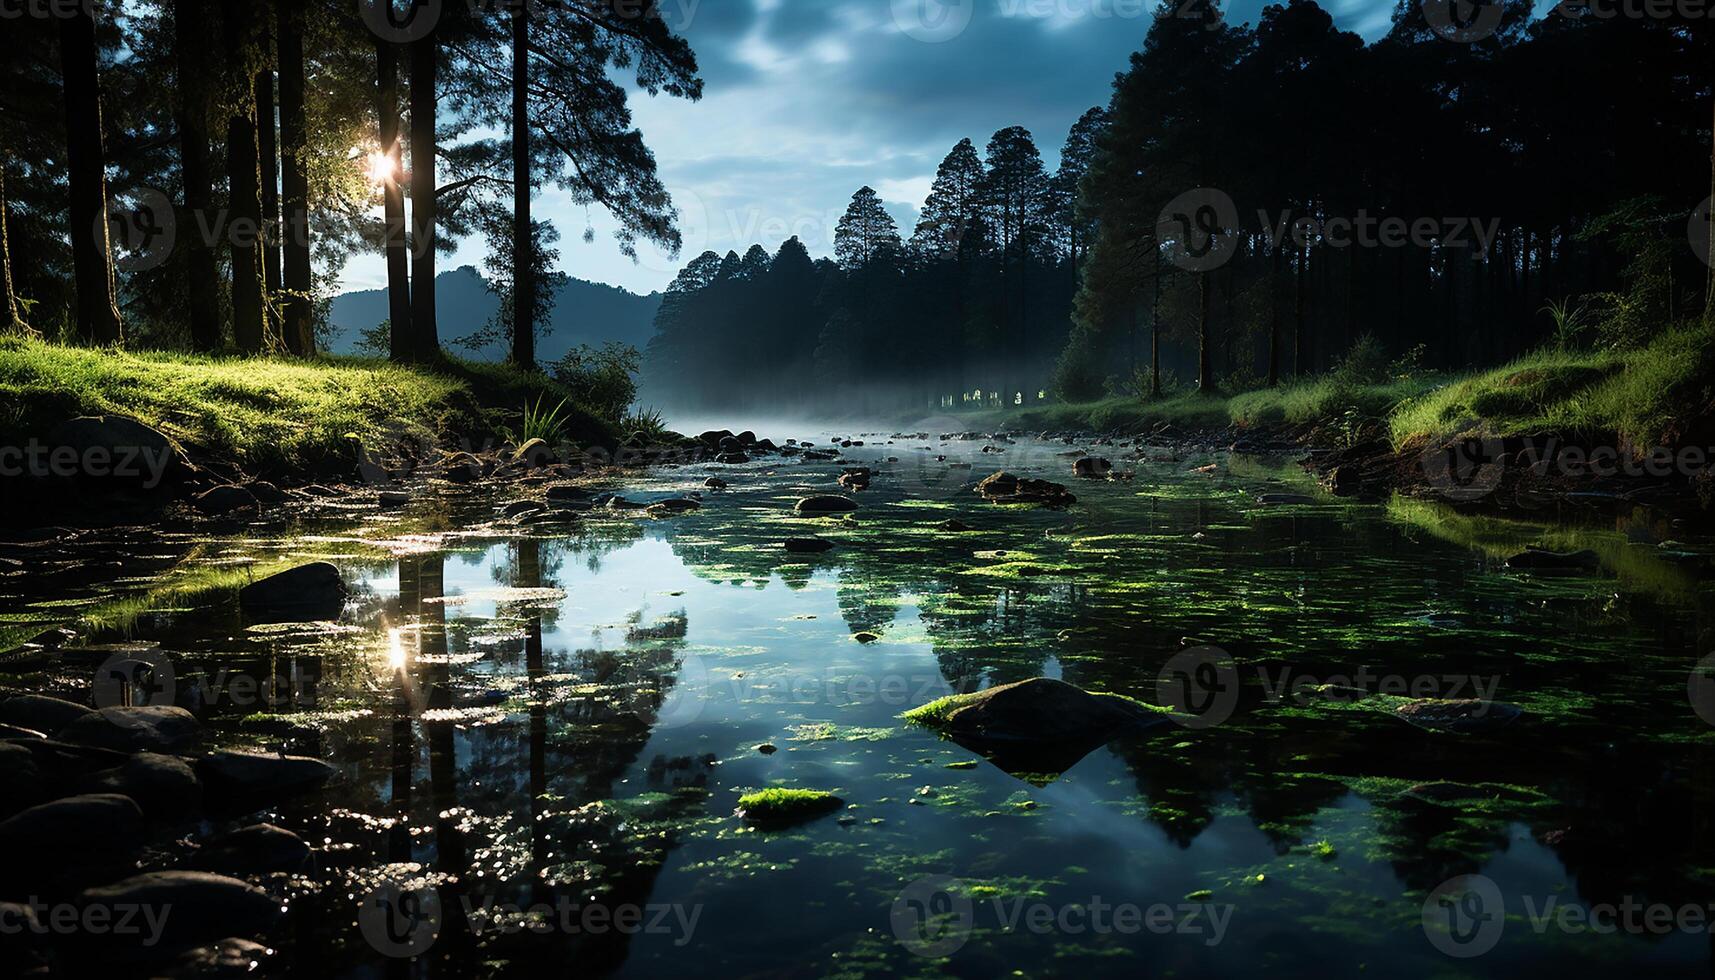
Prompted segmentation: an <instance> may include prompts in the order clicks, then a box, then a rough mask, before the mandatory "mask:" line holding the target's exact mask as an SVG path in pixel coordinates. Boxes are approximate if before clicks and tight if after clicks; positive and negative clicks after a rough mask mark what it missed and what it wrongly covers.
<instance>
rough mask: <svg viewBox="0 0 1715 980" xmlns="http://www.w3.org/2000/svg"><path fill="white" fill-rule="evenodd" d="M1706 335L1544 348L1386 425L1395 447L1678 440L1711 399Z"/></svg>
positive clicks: (1680, 333) (1702, 331)
mask: <svg viewBox="0 0 1715 980" xmlns="http://www.w3.org/2000/svg"><path fill="white" fill-rule="evenodd" d="M1712 383H1715V331H1712V330H1710V329H1709V328H1708V327H1684V328H1680V329H1676V330H1671V331H1668V332H1666V333H1664V334H1662V335H1661V336H1660V337H1658V338H1657V339H1656V340H1654V341H1653V342H1651V343H1650V344H1648V345H1647V346H1644V347H1640V348H1637V349H1634V350H1626V351H1597V352H1582V351H1563V350H1543V351H1539V352H1537V353H1534V354H1529V355H1526V356H1525V357H1522V358H1519V359H1518V360H1516V361H1514V362H1512V363H1511V364H1508V365H1505V366H1504V367H1499V368H1495V369H1494V370H1490V371H1482V372H1478V373H1476V374H1471V375H1468V376H1466V377H1464V378H1461V379H1459V380H1456V381H1454V382H1452V383H1451V384H1447V385H1445V386H1443V387H1441V388H1439V389H1437V390H1435V391H1432V392H1429V393H1426V394H1424V395H1422V396H1420V397H1418V398H1415V399H1413V400H1411V401H1409V402H1408V403H1406V404H1405V405H1403V406H1401V407H1400V409H1399V410H1398V411H1396V412H1394V413H1393V415H1392V416H1391V417H1390V418H1389V420H1388V422H1389V429H1390V435H1391V437H1392V439H1393V443H1394V446H1395V447H1396V448H1399V449H1402V450H1403V449H1409V448H1411V447H1413V446H1420V445H1423V444H1425V443H1427V442H1430V441H1433V440H1435V439H1439V438H1445V437H1448V436H1453V435H1458V434H1461V433H1470V434H1473V435H1481V436H1508V435H1530V434H1537V433H1553V434H1555V435H1559V436H1561V437H1562V438H1566V439H1572V440H1577V441H1580V442H1584V443H1588V444H1614V443H1618V444H1622V445H1627V444H1629V445H1631V446H1638V447H1649V446H1659V445H1668V446H1671V445H1673V444H1675V443H1676V442H1677V439H1678V436H1680V435H1681V434H1682V431H1681V426H1682V425H1683V424H1684V423H1685V422H1686V421H1687V418H1688V416H1691V415H1695V414H1697V413H1706V412H1708V411H1709V410H1710V405H1711V399H1712V397H1715V392H1712V389H1711V385H1712Z"/></svg>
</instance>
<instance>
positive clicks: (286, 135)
mask: <svg viewBox="0 0 1715 980" xmlns="http://www.w3.org/2000/svg"><path fill="white" fill-rule="evenodd" d="M275 10H276V11H277V14H278V19H277V23H276V44H277V45H278V55H279V59H280V178H281V180H280V185H281V186H280V190H281V197H282V201H283V203H284V205H285V214H284V217H285V223H284V224H283V225H282V226H281V229H280V230H281V234H280V238H281V246H282V249H283V250H284V252H285V268H284V270H283V271H284V273H285V275H284V278H283V279H282V280H281V282H282V285H283V286H284V288H285V290H286V292H285V294H284V295H282V296H281V298H280V303H281V309H282V312H283V313H284V314H285V317H284V321H285V322H284V323H282V324H281V333H283V334H284V335H285V338H286V349H287V350H289V351H291V352H292V353H294V354H296V355H298V356H299V357H310V356H312V355H314V354H315V352H316V336H315V329H314V327H313V325H312V324H311V316H310V294H311V293H312V292H313V291H314V289H315V283H314V280H313V275H314V273H313V270H312V268H311V265H310V177H309V171H308V169H307V167H306V164H305V162H304V149H305V146H306V144H307V142H308V138H309V137H308V134H307V133H306V132H305V129H306V124H305V121H304V7H303V0H278V2H277V3H276V5H275Z"/></svg>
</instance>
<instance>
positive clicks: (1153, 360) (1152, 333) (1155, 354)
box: [1149, 246, 1161, 398]
mask: <svg viewBox="0 0 1715 980" xmlns="http://www.w3.org/2000/svg"><path fill="white" fill-rule="evenodd" d="M1154 252H1155V283H1154V289H1155V295H1154V297H1153V298H1152V299H1151V300H1150V302H1149V397H1151V398H1160V397H1161V248H1160V247H1159V246H1157V247H1156V248H1155V249H1154Z"/></svg>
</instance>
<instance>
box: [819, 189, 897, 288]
mask: <svg viewBox="0 0 1715 980" xmlns="http://www.w3.org/2000/svg"><path fill="white" fill-rule="evenodd" d="M900 248H901V242H900V239H899V226H898V225H897V224H895V223H894V220H893V216H892V215H890V214H888V213H887V209H886V208H884V207H882V204H881V198H879V197H877V196H876V193H875V191H874V190H872V189H870V188H868V187H862V188H859V189H858V192H857V193H856V194H853V195H852V202H851V204H849V205H847V207H846V213H845V214H844V215H842V216H841V217H840V221H839V224H838V225H837V226H836V227H835V229H834V255H836V256H837V257H838V258H839V261H840V267H841V268H843V269H848V270H850V269H861V268H863V267H864V266H866V265H868V264H869V263H870V262H872V261H875V260H876V259H877V258H880V257H882V256H884V255H889V254H897V253H898V252H899V251H900Z"/></svg>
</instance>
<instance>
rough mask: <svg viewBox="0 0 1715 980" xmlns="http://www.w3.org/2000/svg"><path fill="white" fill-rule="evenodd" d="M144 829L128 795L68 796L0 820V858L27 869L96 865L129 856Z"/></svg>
mask: <svg viewBox="0 0 1715 980" xmlns="http://www.w3.org/2000/svg"><path fill="white" fill-rule="evenodd" d="M144 831H145V827H144V822H143V811H142V810H141V809H139V808H138V806H137V804H136V803H135V802H134V801H133V800H132V799H131V798H130V797H128V796H120V795H119V794H117V793H90V794H87V795H84V796H68V797H66V798H64V799H60V800H54V801H52V802H50V803H42V804H38V805H37V806H33V807H30V808H29V809H27V810H24V811H22V812H20V813H16V814H14V815H12V816H11V817H8V818H7V819H6V820H5V821H3V822H0V854H4V855H6V862H7V863H9V864H22V865H25V866H28V867H45V866H48V865H49V864H59V863H62V862H63V863H67V864H69V863H75V862H79V861H84V860H89V861H101V860H105V859H110V858H114V857H117V856H121V855H124V854H128V853H130V851H131V850H132V849H133V848H135V847H137V846H138V845H139V844H141V843H142V842H143V835H144Z"/></svg>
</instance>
